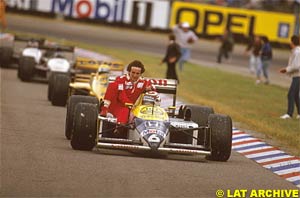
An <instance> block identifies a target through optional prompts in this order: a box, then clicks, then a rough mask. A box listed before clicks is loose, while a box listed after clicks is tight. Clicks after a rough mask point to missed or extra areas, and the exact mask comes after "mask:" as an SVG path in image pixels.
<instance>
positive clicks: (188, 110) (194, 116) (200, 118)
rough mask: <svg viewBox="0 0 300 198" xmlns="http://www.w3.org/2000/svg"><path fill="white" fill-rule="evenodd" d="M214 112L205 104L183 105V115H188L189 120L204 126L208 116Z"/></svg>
mask: <svg viewBox="0 0 300 198" xmlns="http://www.w3.org/2000/svg"><path fill="white" fill-rule="evenodd" d="M213 113H214V109H213V108H211V107H206V106H198V105H186V106H185V107H184V114H185V117H188V116H190V118H191V120H192V121H194V122H196V123H197V124H198V125H199V126H206V125H207V121H208V116H209V115H210V114H213Z"/></svg>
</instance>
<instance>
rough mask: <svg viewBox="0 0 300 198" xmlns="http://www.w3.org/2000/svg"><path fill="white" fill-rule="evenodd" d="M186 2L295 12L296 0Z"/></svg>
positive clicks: (192, 0)
mask: <svg viewBox="0 0 300 198" xmlns="http://www.w3.org/2000/svg"><path fill="white" fill-rule="evenodd" d="M183 1H186V2H196V3H206V4H211V5H218V6H226V7H236V8H245V9H256V10H257V9H260V10H268V11H275V12H290V13H291V12H293V6H294V3H295V0H183Z"/></svg>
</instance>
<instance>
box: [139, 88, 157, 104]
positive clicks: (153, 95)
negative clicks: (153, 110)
mask: <svg viewBox="0 0 300 198" xmlns="http://www.w3.org/2000/svg"><path fill="white" fill-rule="evenodd" d="M160 101H161V99H160V97H159V95H158V93H157V92H156V91H148V92H146V93H145V94H144V96H143V101H142V104H143V105H148V104H151V105H160Z"/></svg>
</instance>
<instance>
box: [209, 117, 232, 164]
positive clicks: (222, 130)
mask: <svg viewBox="0 0 300 198" xmlns="http://www.w3.org/2000/svg"><path fill="white" fill-rule="evenodd" d="M208 127H209V128H210V131H211V155H209V156H207V159H209V160H213V161H223V162H225V161H227V160H228V159H229V157H230V155H231V146H232V120H231V118H230V117H229V116H227V115H221V114H211V115H209V117H208Z"/></svg>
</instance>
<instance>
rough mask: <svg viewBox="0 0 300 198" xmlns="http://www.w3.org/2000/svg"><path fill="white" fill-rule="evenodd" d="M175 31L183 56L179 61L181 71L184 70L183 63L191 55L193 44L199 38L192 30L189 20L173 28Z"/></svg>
mask: <svg viewBox="0 0 300 198" xmlns="http://www.w3.org/2000/svg"><path fill="white" fill-rule="evenodd" d="M173 32H174V34H175V36H176V38H177V41H178V44H179V45H180V51H181V57H180V59H179V61H178V63H179V69H180V71H182V70H183V65H184V63H185V62H186V61H188V59H189V58H190V56H191V47H192V44H193V43H195V42H196V41H197V40H198V37H197V36H196V34H195V33H194V32H193V31H192V30H190V24H189V23H188V22H184V23H179V24H178V25H175V27H174V28H173Z"/></svg>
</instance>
